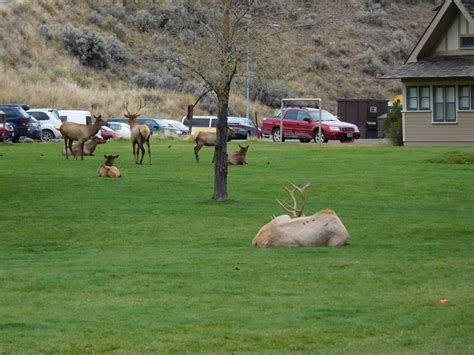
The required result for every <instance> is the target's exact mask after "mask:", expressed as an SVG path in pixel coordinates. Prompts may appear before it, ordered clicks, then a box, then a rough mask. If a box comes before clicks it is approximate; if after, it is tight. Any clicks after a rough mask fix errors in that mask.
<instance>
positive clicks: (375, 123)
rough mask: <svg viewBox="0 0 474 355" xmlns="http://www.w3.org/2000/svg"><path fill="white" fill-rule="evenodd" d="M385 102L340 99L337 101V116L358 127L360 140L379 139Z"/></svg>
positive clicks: (386, 105)
mask: <svg viewBox="0 0 474 355" xmlns="http://www.w3.org/2000/svg"><path fill="white" fill-rule="evenodd" d="M387 110H388V101H387V100H370V99H340V100H337V116H338V117H339V118H340V119H341V120H343V121H345V122H350V123H353V124H355V125H356V126H357V127H359V131H360V138H365V139H367V138H369V139H370V138H381V137H383V135H382V125H381V122H382V120H381V119H380V116H382V115H384V114H386V113H387Z"/></svg>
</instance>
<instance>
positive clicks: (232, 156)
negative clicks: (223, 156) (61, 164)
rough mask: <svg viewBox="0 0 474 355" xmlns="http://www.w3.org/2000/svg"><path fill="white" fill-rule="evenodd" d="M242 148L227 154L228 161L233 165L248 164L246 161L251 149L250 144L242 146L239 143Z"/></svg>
mask: <svg viewBox="0 0 474 355" xmlns="http://www.w3.org/2000/svg"><path fill="white" fill-rule="evenodd" d="M239 147H240V150H239V151H237V152H230V153H229V154H228V155H227V162H228V163H229V164H231V165H244V164H248V163H247V162H246V161H245V157H246V156H247V151H248V150H249V146H246V147H242V146H241V145H240V144H239Z"/></svg>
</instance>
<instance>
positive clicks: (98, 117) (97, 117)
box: [94, 115, 102, 121]
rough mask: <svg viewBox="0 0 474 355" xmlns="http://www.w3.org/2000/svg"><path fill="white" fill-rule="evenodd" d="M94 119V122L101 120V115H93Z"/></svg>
mask: <svg viewBox="0 0 474 355" xmlns="http://www.w3.org/2000/svg"><path fill="white" fill-rule="evenodd" d="M94 118H95V119H96V120H99V121H101V120H102V115H99V116H96V115H94Z"/></svg>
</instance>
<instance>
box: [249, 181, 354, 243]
mask: <svg viewBox="0 0 474 355" xmlns="http://www.w3.org/2000/svg"><path fill="white" fill-rule="evenodd" d="M291 186H292V188H288V187H285V189H286V191H287V192H288V194H289V195H290V197H291V198H292V200H293V205H291V204H289V203H287V202H285V201H280V200H277V202H278V203H279V204H280V205H281V206H282V207H283V208H284V209H285V210H286V211H288V212H290V213H292V214H293V217H294V218H291V217H290V216H288V215H281V216H278V217H275V218H274V219H272V220H271V221H270V222H269V223H267V224H265V225H264V226H263V227H262V228H260V230H259V231H258V233H257V235H256V236H255V238H254V239H253V241H252V245H253V246H254V247H257V248H271V247H326V246H327V247H333V246H342V245H347V244H348V242H347V240H348V238H349V233H348V232H347V229H346V227H345V226H344V224H342V222H341V220H340V219H339V217H338V216H337V215H336V213H335V212H334V211H331V210H322V211H319V212H316V213H315V214H313V215H311V216H308V217H305V216H304V214H303V209H304V206H305V202H306V196H305V190H306V188H307V187H308V186H309V183H307V184H306V185H304V186H303V187H299V186H296V185H294V184H291ZM295 192H298V193H299V194H300V196H301V207H300V208H297V205H298V202H297V199H296V197H295Z"/></svg>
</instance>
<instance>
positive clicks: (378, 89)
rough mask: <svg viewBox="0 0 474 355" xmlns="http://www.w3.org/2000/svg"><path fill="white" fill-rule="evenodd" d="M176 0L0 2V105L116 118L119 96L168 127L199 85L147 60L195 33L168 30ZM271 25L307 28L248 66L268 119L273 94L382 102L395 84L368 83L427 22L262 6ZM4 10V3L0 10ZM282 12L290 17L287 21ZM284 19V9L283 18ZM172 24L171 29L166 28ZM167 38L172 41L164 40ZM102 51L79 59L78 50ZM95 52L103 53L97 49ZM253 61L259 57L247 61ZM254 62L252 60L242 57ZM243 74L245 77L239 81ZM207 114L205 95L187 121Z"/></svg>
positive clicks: (351, 6) (424, 15)
mask: <svg viewBox="0 0 474 355" xmlns="http://www.w3.org/2000/svg"><path fill="white" fill-rule="evenodd" d="M178 3H179V2H178V1H169V0H162V1H151V0H143V1H133V0H121V1H118V0H89V1H82V0H31V1H27V0H24V1H5V0H4V1H0V70H1V73H2V83H1V84H0V102H3V103H8V102H27V103H29V104H30V105H32V106H35V107H57V108H74V109H88V110H92V111H100V112H101V113H103V114H105V115H108V116H117V115H121V114H122V105H123V102H124V100H126V99H127V98H131V97H134V96H136V95H140V96H142V97H144V98H145V99H146V101H147V103H148V104H147V108H146V112H145V114H148V115H154V116H168V117H173V118H178V117H180V116H182V115H184V114H185V112H186V106H187V105H188V104H189V103H191V102H193V101H194V99H195V98H196V97H197V96H198V94H199V92H200V90H201V88H202V84H201V83H200V82H199V81H198V80H196V79H193V80H183V78H184V77H186V74H184V73H183V72H181V69H180V68H176V67H173V68H172V67H169V66H168V65H167V64H165V63H161V62H159V61H157V60H156V56H155V53H157V51H160V50H163V49H165V48H166V47H170V46H173V45H178V42H179V41H180V40H183V41H186V40H187V37H189V36H190V37H192V36H195V34H194V33H192V31H189V30H187V31H186V32H184V31H183V33H179V28H178V27H177V26H178V24H177V23H176V22H175V21H171V19H172V16H177V15H179V16H181V18H186V14H185V13H183V11H184V10H183V9H182V8H180V7H178V5H177V4H178ZM268 3H269V4H270V3H271V6H273V7H274V8H277V7H280V8H281V9H282V11H280V12H276V15H275V18H274V23H276V24H278V23H289V22H291V21H295V22H296V21H298V22H299V23H305V22H307V23H308V26H306V27H300V28H299V29H298V30H295V31H291V32H287V33H284V34H282V35H280V36H275V37H270V38H269V39H268V43H267V46H266V48H265V49H264V50H265V51H267V54H268V53H271V56H270V58H272V59H271V63H270V62H269V63H268V64H269V65H268V67H269V68H271V71H270V73H266V74H265V75H263V76H262V75H260V73H259V72H258V67H257V66H256V65H251V81H250V83H251V85H250V86H251V96H252V106H251V111H252V112H257V114H258V115H259V117H261V116H262V115H264V114H268V113H271V112H272V111H273V109H272V107H275V106H276V105H277V104H278V100H279V99H280V98H281V97H283V96H306V97H307V96H313V97H314V96H318V97H322V98H323V100H324V101H323V104H324V106H325V107H328V108H330V109H331V110H335V108H336V100H337V99H339V98H377V99H379V98H390V97H392V96H393V95H394V94H397V93H399V91H400V84H399V83H398V82H397V81H383V80H379V79H377V76H378V75H380V74H381V73H383V72H384V70H386V68H389V67H392V66H397V65H399V64H401V63H403V60H404V59H405V58H406V56H407V55H408V54H409V52H410V50H411V49H412V47H413V45H414V44H415V43H416V40H417V39H418V37H419V36H420V35H421V34H422V33H423V31H424V29H425V27H426V26H427V24H428V23H429V21H430V20H431V18H432V17H433V15H434V12H433V8H434V7H435V5H434V1H425V2H423V1H416V0H412V1H401V0H400V1H387V0H358V1H357V0H346V1H328V0H321V1H317V0H313V1H308V0H306V1H303V0H295V1H293V2H291V3H290V5H288V2H285V1H284V0H272V1H268ZM2 4H3V5H2ZM288 7H291V10H293V12H292V13H291V16H289V15H288V12H286V10H287V8H288ZM283 10H284V11H283ZM173 26H174V27H173ZM170 31H171V32H172V31H174V32H175V33H178V35H176V36H174V37H170V35H169V33H170ZM84 40H88V41H92V42H94V41H95V42H94V44H95V45H97V46H99V51H101V49H100V48H102V47H103V48H105V49H106V51H107V53H106V55H104V54H103V53H104V51H101V53H102V54H100V55H98V56H97V57H95V58H90V57H89V58H85V57H84V56H83V53H82V52H81V47H80V46H81V43H82V42H81V41H84ZM100 46H102V47H100ZM252 55H254V56H257V55H258V53H252V54H251V57H252ZM251 62H252V63H253V60H252V59H251ZM240 74H244V73H240ZM244 95H245V78H244V76H243V75H240V76H238V77H237V78H236V81H235V85H234V87H233V91H232V97H231V111H232V112H231V114H236V115H244V114H245V98H244ZM215 111H216V105H215V102H214V100H213V98H212V97H208V98H207V99H206V100H204V101H203V102H202V105H201V106H200V107H199V108H198V110H197V112H198V113H204V112H211V113H214V112H215Z"/></svg>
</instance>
